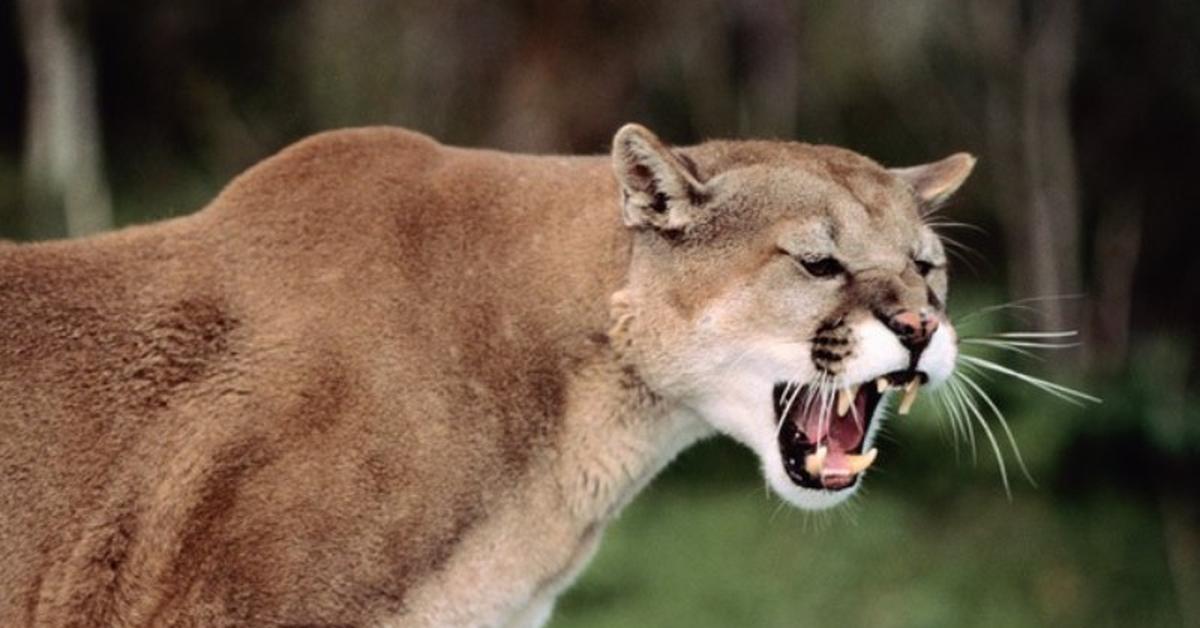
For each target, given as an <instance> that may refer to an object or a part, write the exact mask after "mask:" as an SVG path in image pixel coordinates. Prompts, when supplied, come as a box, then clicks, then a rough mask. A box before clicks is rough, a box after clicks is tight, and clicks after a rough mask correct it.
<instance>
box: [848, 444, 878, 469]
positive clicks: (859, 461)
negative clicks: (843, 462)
mask: <svg viewBox="0 0 1200 628" xmlns="http://www.w3.org/2000/svg"><path fill="white" fill-rule="evenodd" d="M878 455H879V450H878V449H876V448H874V447H872V448H871V451H868V452H867V453H865V454H863V455H861V456H846V458H847V461H848V462H849V463H850V473H851V474H853V475H857V474H859V473H862V472H863V471H866V470H867V468H868V467H870V466H871V464H872V463H874V462H875V457H876V456H878Z"/></svg>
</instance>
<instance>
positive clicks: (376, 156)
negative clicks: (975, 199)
mask: <svg viewBox="0 0 1200 628" xmlns="http://www.w3.org/2000/svg"><path fill="white" fill-rule="evenodd" d="M973 165H974V160H973V159H972V158H971V157H970V156H968V155H965V154H958V155H954V156H952V157H949V158H947V159H945V160H942V161H939V162H936V163H932V164H929V165H924V166H917V167H913V168H904V169H893V170H888V169H885V168H883V167H881V166H879V165H878V164H876V163H875V162H873V161H871V160H869V159H867V158H865V157H862V156H860V155H858V154H855V153H853V152H850V151H848V150H844V149H841V148H834V147H829V146H812V145H806V144H800V143H792V142H777V141H712V142H707V143H704V144H701V145H697V146H691V147H684V148H671V147H668V146H666V145H665V144H663V143H662V142H661V141H660V140H659V139H658V138H657V137H655V135H654V134H652V133H651V132H650V131H648V130H647V129H645V128H643V127H641V126H637V125H627V126H625V127H623V128H622V129H620V131H619V132H618V133H617V134H616V136H615V138H614V140H613V149H612V154H611V158H604V157H566V156H525V155H514V154H507V153H501V152H493V151H486V150H469V149H462V148H451V147H446V146H442V145H440V144H438V143H436V142H435V141H433V140H431V139H429V138H427V137H425V136H423V135H419V134H416V133H412V132H409V131H403V130H398V129H388V128H370V129H358V130H345V131H337V132H332V133H326V134H322V135H318V136H316V137H313V138H310V139H307V140H305V141H303V142H300V143H299V144H296V145H294V146H292V147H290V148H287V149H286V150H284V151H283V152H281V153H279V154H278V155H276V156H274V157H271V158H270V159H267V160H266V161H264V162H262V163H261V164H259V165H257V166H255V167H253V168H251V169H250V170H249V171H248V172H246V173H245V174H243V175H241V176H240V177H238V178H237V179H236V180H234V181H233V183H231V184H230V185H229V186H228V187H227V188H226V189H225V190H224V191H222V192H221V193H220V195H219V196H217V198H216V199H215V200H214V201H213V202H212V203H211V204H209V205H208V206H207V207H206V208H204V209H203V210H202V211H200V212H198V213H195V214H193V215H190V216H186V217H182V218H177V219H173V220H168V221H165V222H162V223H159V224H155V225H149V226H138V227H132V228H127V229H123V230H120V231H117V232H114V233H109V234H105V235H101V236H97V237H91V238H85V239H81V240H75V241H63V242H45V243H37V244H24V245H15V244H0V465H3V469H2V472H0V564H2V565H3V566H2V568H0V625H3V626H18V625H31V626H232V625H353V626H538V625H541V624H543V623H545V621H546V620H547V618H548V617H549V615H550V611H551V608H552V606H553V603H554V599H555V597H556V596H557V595H558V594H559V593H560V592H561V591H562V590H563V589H564V588H565V587H566V586H568V584H569V583H570V582H571V581H572V580H573V579H574V578H575V577H576V576H577V575H578V574H579V572H580V571H581V570H582V569H583V567H584V565H586V564H587V562H588V559H589V558H590V557H591V555H592V553H593V552H594V550H595V548H596V545H597V543H598V542H599V539H600V536H601V534H602V533H603V531H604V529H605V527H606V526H607V525H608V524H609V523H610V522H611V521H612V519H613V518H614V517H615V516H616V514H617V512H618V511H619V510H620V509H621V507H622V506H623V505H625V504H626V503H627V502H628V501H629V500H630V499H632V498H633V496H634V495H635V494H636V493H637V492H638V491H639V490H640V489H641V488H642V487H644V486H645V485H646V484H647V483H648V482H649V481H650V480H651V478H652V477H654V475H655V474H656V473H657V472H658V471H659V470H660V469H662V467H663V466H664V465H666V464H667V462H668V461H670V460H671V459H672V457H674V456H675V455H676V454H677V453H678V452H679V451H680V450H682V449H684V448H685V447H687V446H688V445H690V444H691V443H693V442H695V441H696V440H697V439H700V438H703V437H704V436H706V435H709V434H711V433H715V432H719V433H724V434H728V435H729V436H732V437H733V438H735V439H736V440H738V441H739V442H741V443H743V444H745V445H746V446H748V447H749V448H750V449H752V450H753V451H754V452H755V453H756V454H757V456H758V458H759V459H760V460H761V463H762V471H763V474H764V476H765V477H766V479H767V481H768V482H769V483H770V485H771V487H772V488H773V489H774V490H775V491H776V492H777V493H778V494H779V495H780V496H781V497H782V498H783V499H785V500H787V501H788V502H790V503H792V504H794V505H796V506H798V507H801V508H827V507H830V506H833V505H835V504H837V503H839V502H841V501H843V500H845V499H846V498H847V497H848V496H849V495H851V494H852V493H853V492H854V491H855V490H857V487H858V486H859V484H860V483H861V482H862V477H863V474H864V472H865V471H866V470H867V468H868V467H870V465H871V463H872V462H873V461H874V460H875V457H876V455H877V451H876V449H875V448H874V447H872V443H873V441H874V437H875V435H876V432H877V430H878V427H879V423H880V421H882V417H881V416H877V414H878V413H877V409H878V408H879V406H880V405H881V400H882V399H884V398H885V397H893V396H894V397H896V398H897V403H898V404H899V405H900V406H902V407H901V410H902V411H905V410H907V406H908V405H909V404H910V403H911V402H912V399H913V398H914V397H915V396H916V394H917V391H918V389H919V387H920V386H922V385H924V384H927V383H929V384H936V383H939V382H941V381H943V380H945V379H946V378H947V377H948V375H949V374H950V373H951V371H952V369H953V365H954V363H955V358H956V353H957V351H956V346H957V339H956V337H955V332H954V330H953V328H952V327H951V325H950V323H949V322H948V320H947V319H946V317H945V314H944V311H943V304H944V303H945V300H946V287H947V285H946V284H947V278H946V271H945V257H944V252H943V249H942V246H941V244H940V243H939V240H938V238H937V237H936V236H935V235H934V233H933V232H932V231H931V229H930V228H928V227H927V226H926V225H924V224H923V216H924V215H925V214H926V213H927V212H928V211H930V210H931V208H933V207H936V206H937V205H938V204H939V203H941V202H942V201H944V200H945V199H946V198H947V197H948V196H949V195H950V194H951V193H953V192H954V191H955V190H956V189H957V188H958V187H959V185H960V184H961V183H962V182H963V180H964V179H965V178H966V177H967V175H968V174H969V173H970V171H971V168H972V166H973ZM889 391H892V392H889Z"/></svg>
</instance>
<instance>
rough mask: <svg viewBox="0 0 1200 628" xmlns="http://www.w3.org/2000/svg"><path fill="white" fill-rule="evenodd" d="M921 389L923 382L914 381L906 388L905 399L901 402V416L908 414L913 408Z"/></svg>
mask: <svg viewBox="0 0 1200 628" xmlns="http://www.w3.org/2000/svg"><path fill="white" fill-rule="evenodd" d="M920 388H921V382H919V381H917V380H916V379H913V380H912V381H910V382H908V384H907V385H906V386H905V387H904V398H903V399H901V400H900V414H901V415H904V414H908V411H909V409H910V408H912V405H913V402H914V401H916V400H917V390H918V389H920Z"/></svg>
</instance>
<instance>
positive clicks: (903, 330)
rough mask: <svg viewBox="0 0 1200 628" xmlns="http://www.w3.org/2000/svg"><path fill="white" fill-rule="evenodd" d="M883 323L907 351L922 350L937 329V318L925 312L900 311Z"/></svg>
mask: <svg viewBox="0 0 1200 628" xmlns="http://www.w3.org/2000/svg"><path fill="white" fill-rule="evenodd" d="M885 322H886V323H887V326H888V329H891V330H892V332H893V333H895V334H896V337H898V338H899V339H900V344H902V345H904V346H905V347H906V348H907V349H908V350H909V351H920V350H921V349H924V348H925V345H927V344H929V339H930V338H932V337H933V332H935V331H937V328H938V320H937V318H936V317H934V316H930V315H929V314H927V313H926V312H925V311H921V312H917V311H915V310H901V311H900V312H898V313H896V314H893V315H892V316H891V317H890V318H888V319H887V321H885Z"/></svg>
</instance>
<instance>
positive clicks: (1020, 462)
mask: <svg viewBox="0 0 1200 628" xmlns="http://www.w3.org/2000/svg"><path fill="white" fill-rule="evenodd" d="M959 375H960V376H961V377H962V381H963V382H965V383H966V384H967V385H968V386H970V387H971V388H973V389H974V390H975V392H976V393H977V394H978V395H979V398H980V399H982V400H983V402H984V403H985V404H987V406H988V408H989V409H991V411H992V414H994V415H995V416H996V419H997V420H998V421H999V422H1000V427H1002V428H1004V434H1005V436H1007V437H1008V445H1009V446H1010V447H1012V450H1013V455H1014V457H1016V459H1017V466H1018V467H1020V468H1021V473H1023V474H1024V475H1025V479H1027V480H1029V483H1030V484H1032V485H1034V486H1037V482H1036V481H1034V479H1033V474H1031V473H1030V472H1029V467H1027V466H1025V459H1024V458H1022V457H1021V448H1020V447H1018V446H1017V439H1016V438H1015V437H1013V433H1012V429H1011V428H1009V426H1008V421H1007V420H1006V419H1005V418H1004V413H1003V412H1001V411H1000V408H998V407H997V406H996V404H995V402H993V401H992V398H991V397H990V396H988V394H987V393H986V392H984V390H983V388H981V387H980V386H979V384H976V383H975V380H973V379H971V377H970V376H969V375H967V374H966V373H960V374H959Z"/></svg>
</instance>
